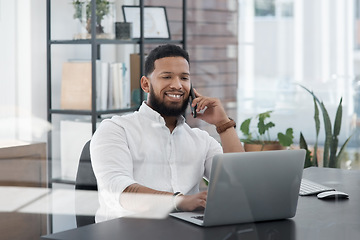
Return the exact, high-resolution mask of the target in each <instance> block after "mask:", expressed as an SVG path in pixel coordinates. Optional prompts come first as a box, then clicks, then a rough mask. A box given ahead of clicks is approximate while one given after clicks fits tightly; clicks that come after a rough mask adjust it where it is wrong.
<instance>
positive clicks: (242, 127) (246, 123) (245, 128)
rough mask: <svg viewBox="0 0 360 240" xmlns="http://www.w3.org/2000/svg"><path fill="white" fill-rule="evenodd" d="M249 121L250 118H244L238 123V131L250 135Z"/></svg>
mask: <svg viewBox="0 0 360 240" xmlns="http://www.w3.org/2000/svg"><path fill="white" fill-rule="evenodd" d="M250 123H251V118H248V119H246V120H244V121H243V122H242V123H241V125H240V131H241V132H242V133H243V134H244V135H245V136H250Z"/></svg>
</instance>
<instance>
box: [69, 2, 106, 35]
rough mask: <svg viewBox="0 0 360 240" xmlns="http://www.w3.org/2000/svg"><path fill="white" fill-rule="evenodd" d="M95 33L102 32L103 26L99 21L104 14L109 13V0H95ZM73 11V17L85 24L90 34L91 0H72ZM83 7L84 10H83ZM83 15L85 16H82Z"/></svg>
mask: <svg viewBox="0 0 360 240" xmlns="http://www.w3.org/2000/svg"><path fill="white" fill-rule="evenodd" d="M95 3H96V10H95V12H96V27H95V29H96V34H98V35H100V34H103V33H104V27H103V26H102V24H101V22H102V20H103V19H104V17H105V16H107V15H108V14H109V13H110V6H111V3H110V1H109V0H96V2H95ZM72 4H73V6H74V9H75V13H74V15H73V17H74V19H79V21H80V23H81V24H82V25H83V26H85V28H86V30H87V32H88V33H89V34H91V8H92V1H89V0H86V1H84V0H73V2H72ZM84 7H85V11H84V10H83V9H84ZM84 15H85V16H84Z"/></svg>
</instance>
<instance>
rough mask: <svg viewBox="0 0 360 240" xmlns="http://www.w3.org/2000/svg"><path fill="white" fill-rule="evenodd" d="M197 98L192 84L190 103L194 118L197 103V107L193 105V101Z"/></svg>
mask: <svg viewBox="0 0 360 240" xmlns="http://www.w3.org/2000/svg"><path fill="white" fill-rule="evenodd" d="M195 98H196V97H195V93H194V89H193V87H192V85H191V87H190V96H189V103H190V108H191V113H192V116H193V117H194V118H196V107H197V105H195V107H193V106H192V102H193V100H194V99H195Z"/></svg>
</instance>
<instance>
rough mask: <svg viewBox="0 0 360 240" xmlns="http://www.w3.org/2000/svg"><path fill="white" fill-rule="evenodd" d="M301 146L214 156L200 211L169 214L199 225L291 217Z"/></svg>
mask: <svg viewBox="0 0 360 240" xmlns="http://www.w3.org/2000/svg"><path fill="white" fill-rule="evenodd" d="M305 153H306V151H305V150H304V149H300V150H277V151H262V152H242V153H224V154H219V155H216V156H214V158H213V163H212V167H211V175H210V180H209V186H208V196H207V202H206V208H205V210H204V211H203V212H175V213H170V216H173V217H176V218H179V219H182V220H184V221H188V222H191V223H194V224H197V225H200V226H218V225H227V224H239V223H249V222H259V221H269V220H279V219H286V218H292V217H294V216H295V214H296V208H297V203H298V197H299V189H300V183H301V178H302V173H303V168H304V161H305Z"/></svg>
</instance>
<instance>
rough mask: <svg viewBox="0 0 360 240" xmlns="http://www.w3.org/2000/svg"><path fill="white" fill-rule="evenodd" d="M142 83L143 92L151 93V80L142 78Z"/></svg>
mask: <svg viewBox="0 0 360 240" xmlns="http://www.w3.org/2000/svg"><path fill="white" fill-rule="evenodd" d="M140 83H141V88H142V90H143V91H144V92H146V93H149V92H150V80H149V79H148V78H147V77H145V76H142V77H141V81H140Z"/></svg>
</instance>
